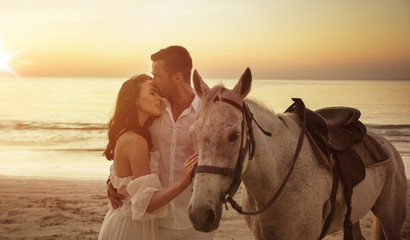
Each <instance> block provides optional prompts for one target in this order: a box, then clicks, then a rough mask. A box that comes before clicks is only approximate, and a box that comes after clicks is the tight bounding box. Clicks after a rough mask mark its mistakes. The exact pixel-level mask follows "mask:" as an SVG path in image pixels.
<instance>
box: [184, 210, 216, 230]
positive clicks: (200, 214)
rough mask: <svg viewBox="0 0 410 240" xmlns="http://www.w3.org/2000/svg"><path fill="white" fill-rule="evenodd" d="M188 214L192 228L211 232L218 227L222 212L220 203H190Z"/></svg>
mask: <svg viewBox="0 0 410 240" xmlns="http://www.w3.org/2000/svg"><path fill="white" fill-rule="evenodd" d="M188 214H189V218H190V219H191V222H192V224H193V226H194V228H195V229H196V230H198V231H202V232H211V231H213V230H215V229H217V228H218V225H219V220H220V219H221V214H222V204H219V205H217V206H216V207H215V208H213V207H211V206H201V207H199V206H194V205H193V204H190V205H189V207H188Z"/></svg>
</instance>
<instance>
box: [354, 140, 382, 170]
mask: <svg viewBox="0 0 410 240" xmlns="http://www.w3.org/2000/svg"><path fill="white" fill-rule="evenodd" d="M352 148H353V149H354V150H355V152H356V153H357V154H358V155H359V156H360V158H361V159H362V161H363V164H364V166H365V167H367V166H371V165H373V164H377V163H380V162H383V161H386V160H387V159H388V158H389V157H388V156H387V154H386V152H385V151H384V150H383V148H382V147H381V146H380V144H379V143H378V142H376V140H374V138H373V137H371V136H370V135H368V134H366V135H365V136H364V138H363V140H362V141H360V142H358V143H356V144H354V145H353V146H352Z"/></svg>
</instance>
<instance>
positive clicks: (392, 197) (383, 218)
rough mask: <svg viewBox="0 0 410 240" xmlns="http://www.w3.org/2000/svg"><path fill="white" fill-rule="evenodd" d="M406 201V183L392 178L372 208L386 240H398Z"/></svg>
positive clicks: (404, 215) (405, 212)
mask: <svg viewBox="0 0 410 240" xmlns="http://www.w3.org/2000/svg"><path fill="white" fill-rule="evenodd" d="M397 175H399V174H397ZM406 201H407V182H406V181H399V180H398V179H397V178H394V177H393V179H391V182H390V183H389V182H387V183H386V184H385V186H384V187H383V190H382V192H381V194H380V196H379V198H378V199H377V200H376V203H375V204H374V205H373V207H372V212H373V214H374V215H375V216H376V217H377V219H378V220H379V221H380V225H381V227H382V229H383V231H382V232H384V235H385V237H386V239H387V240H396V239H397V240H400V234H401V227H402V226H403V223H404V220H405V219H406V214H407V203H406ZM375 237H376V236H375ZM375 239H377V238H375Z"/></svg>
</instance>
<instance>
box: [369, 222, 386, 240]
mask: <svg viewBox="0 0 410 240" xmlns="http://www.w3.org/2000/svg"><path fill="white" fill-rule="evenodd" d="M372 228H373V240H386V238H385V237H384V233H383V228H382V226H381V224H380V221H379V219H378V218H377V217H376V216H374V217H373V227H372Z"/></svg>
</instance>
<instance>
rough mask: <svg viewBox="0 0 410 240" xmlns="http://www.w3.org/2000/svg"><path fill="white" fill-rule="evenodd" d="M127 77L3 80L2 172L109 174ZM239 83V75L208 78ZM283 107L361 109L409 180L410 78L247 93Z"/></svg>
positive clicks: (258, 88) (269, 86)
mask: <svg viewBox="0 0 410 240" xmlns="http://www.w3.org/2000/svg"><path fill="white" fill-rule="evenodd" d="M125 80H126V79H122V78H56V77H53V78H9V79H0V176H13V177H21V178H59V179H60V178H63V179H73V178H74V179H101V180H105V179H107V176H108V172H109V170H108V169H109V166H110V165H111V162H109V161H107V160H106V159H105V158H104V157H103V156H102V152H103V150H104V148H105V145H106V143H107V129H106V127H107V122H108V120H109V116H110V114H111V112H112V110H113V107H114V104H115V99H116V95H117V93H118V90H119V88H120V86H121V84H122V83H123V81H125ZM204 80H205V81H206V82H207V83H208V85H209V86H210V87H211V86H214V85H216V84H219V83H223V84H224V85H225V86H226V87H228V88H232V87H233V86H234V85H235V83H236V82H237V79H204ZM248 97H249V98H252V99H257V100H258V101H260V102H261V103H263V104H265V105H267V106H269V107H270V108H271V109H273V110H274V111H275V112H276V113H280V112H283V111H284V110H285V109H286V108H287V107H288V106H289V105H290V104H292V100H291V98H292V97H299V98H302V99H303V100H304V102H305V104H306V106H307V107H308V108H310V109H313V110H314V109H318V108H322V107H328V106H350V107H354V108H358V109H359V110H360V111H361V113H362V117H361V120H362V122H364V123H365V124H366V126H367V127H368V128H369V130H371V131H376V132H379V133H381V134H382V135H383V136H385V137H386V138H387V139H389V140H390V141H391V142H392V143H393V145H394V146H395V147H396V148H397V149H398V150H399V152H400V153H401V155H402V157H403V160H404V162H405V167H406V174H407V176H408V177H410V81H398V80H308V79H307V80H280V79H255V80H253V83H252V91H251V93H250V95H249V96H248Z"/></svg>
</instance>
